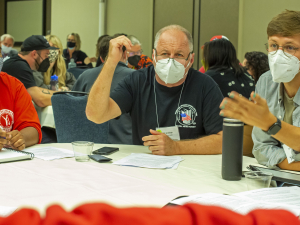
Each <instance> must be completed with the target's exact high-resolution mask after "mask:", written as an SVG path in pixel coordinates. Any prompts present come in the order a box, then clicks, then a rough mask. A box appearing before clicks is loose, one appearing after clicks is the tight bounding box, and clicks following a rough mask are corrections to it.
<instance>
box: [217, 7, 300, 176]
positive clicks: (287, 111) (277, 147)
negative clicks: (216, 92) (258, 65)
mask: <svg viewBox="0 0 300 225" xmlns="http://www.w3.org/2000/svg"><path fill="white" fill-rule="evenodd" d="M299 21H300V11H291V10H286V11H284V12H283V13H281V14H279V15H277V16H276V17H274V18H273V19H272V20H271V22H270V23H269V25H268V29H267V33H268V43H267V44H266V47H267V50H268V52H269V54H268V57H269V64H270V71H268V72H266V73H265V74H263V75H262V76H261V77H260V78H259V80H258V83H257V86H256V93H252V94H251V99H250V101H249V100H248V99H245V98H243V97H240V96H239V94H238V93H236V92H235V93H234V92H232V93H231V95H230V98H225V99H224V100H223V102H222V103H221V105H220V108H221V109H222V111H221V112H220V115H222V116H226V117H231V118H236V119H239V120H242V121H243V122H245V123H247V124H249V125H252V126H255V127H254V129H253V133H252V138H253V142H254V147H253V154H254V156H255V157H256V159H257V161H258V162H259V163H260V164H262V165H265V166H268V167H270V168H272V167H276V166H278V167H279V168H281V169H286V170H296V171H300V162H299V161H300V107H299V105H300V61H299V60H300V23H299Z"/></svg>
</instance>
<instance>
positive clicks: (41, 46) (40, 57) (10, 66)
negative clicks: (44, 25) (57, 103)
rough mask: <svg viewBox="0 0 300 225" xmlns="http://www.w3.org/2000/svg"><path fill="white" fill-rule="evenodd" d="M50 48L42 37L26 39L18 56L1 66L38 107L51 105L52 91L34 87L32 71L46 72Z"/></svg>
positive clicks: (35, 36) (36, 36) (33, 36)
mask: <svg viewBox="0 0 300 225" xmlns="http://www.w3.org/2000/svg"><path fill="white" fill-rule="evenodd" d="M50 49H58V48H56V47H51V46H50V45H49V43H48V41H47V40H46V38H45V37H44V36H42V35H32V36H31V37H29V38H27V39H26V40H25V41H24V42H23V44H22V46H21V51H20V52H19V54H18V55H15V56H12V57H10V58H9V59H8V60H6V61H5V62H4V64H3V68H2V71H3V72H6V73H7V74H9V75H11V76H13V77H15V78H17V79H19V80H20V81H21V82H22V83H23V84H24V86H25V88H26V89H27V91H28V93H29V94H30V96H31V98H32V100H33V101H34V103H35V104H36V105H38V106H39V107H46V106H48V105H51V96H52V94H53V91H50V90H48V89H45V88H40V87H37V86H36V83H35V80H34V77H33V74H32V70H37V71H40V72H46V71H47V70H48V68H49V66H50V62H49V58H48V55H49V50H50Z"/></svg>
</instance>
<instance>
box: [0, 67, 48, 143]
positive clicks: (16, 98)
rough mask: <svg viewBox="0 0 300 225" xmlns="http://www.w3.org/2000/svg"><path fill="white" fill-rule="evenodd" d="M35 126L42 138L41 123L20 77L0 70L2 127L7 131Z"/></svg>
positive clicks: (0, 122)
mask: <svg viewBox="0 0 300 225" xmlns="http://www.w3.org/2000/svg"><path fill="white" fill-rule="evenodd" d="M26 127H34V128H35V129H36V130H37V131H38V132H39V143H40V142H41V140H42V131H41V124H40V121H39V117H38V115H37V112H36V110H35V108H34V106H33V103H32V100H31V96H30V95H29V93H28V92H27V90H26V89H25V87H24V85H23V84H22V82H21V81H19V80H18V79H16V78H14V77H12V76H10V75H8V74H7V73H4V72H0V128H1V129H2V130H4V131H6V132H10V131H12V130H18V131H21V130H22V129H24V128H26Z"/></svg>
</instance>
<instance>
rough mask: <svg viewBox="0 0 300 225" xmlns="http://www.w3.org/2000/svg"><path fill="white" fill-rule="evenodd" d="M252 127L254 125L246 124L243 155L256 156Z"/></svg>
mask: <svg viewBox="0 0 300 225" xmlns="http://www.w3.org/2000/svg"><path fill="white" fill-rule="evenodd" d="M252 129H253V126H250V125H247V124H245V126H244V140H243V155H244V156H249V157H254V155H253V154H252V149H253V140H252V136H251V135H252Z"/></svg>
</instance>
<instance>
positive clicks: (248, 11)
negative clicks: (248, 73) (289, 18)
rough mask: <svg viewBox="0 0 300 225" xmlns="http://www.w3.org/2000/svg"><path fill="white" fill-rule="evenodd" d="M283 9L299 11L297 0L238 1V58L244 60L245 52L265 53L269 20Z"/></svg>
mask: <svg viewBox="0 0 300 225" xmlns="http://www.w3.org/2000/svg"><path fill="white" fill-rule="evenodd" d="M285 9H290V10H299V11H300V1H299V0H284V1H282V0H263V1H262V0H240V9H239V12H240V19H239V45H238V46H239V48H238V57H239V59H240V60H243V59H244V55H245V53H246V52H251V51H262V52H265V53H267V51H266V50H265V46H264V44H265V43H267V41H268V37H267V26H268V24H269V22H270V21H271V19H272V18H273V17H275V16H276V15H278V14H279V13H281V12H283V11H284V10H285Z"/></svg>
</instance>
